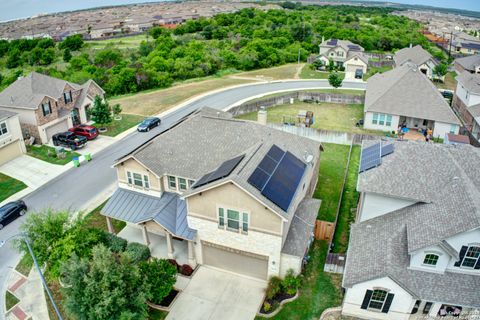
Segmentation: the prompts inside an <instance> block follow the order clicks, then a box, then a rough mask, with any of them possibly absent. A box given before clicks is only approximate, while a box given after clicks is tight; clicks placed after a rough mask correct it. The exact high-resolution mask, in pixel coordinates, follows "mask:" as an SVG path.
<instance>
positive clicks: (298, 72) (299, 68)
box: [293, 63, 305, 79]
mask: <svg viewBox="0 0 480 320" xmlns="http://www.w3.org/2000/svg"><path fill="white" fill-rule="evenodd" d="M303 67H305V63H300V64H299V65H298V67H297V71H295V75H294V76H293V78H294V79H300V73H301V72H302V69H303Z"/></svg>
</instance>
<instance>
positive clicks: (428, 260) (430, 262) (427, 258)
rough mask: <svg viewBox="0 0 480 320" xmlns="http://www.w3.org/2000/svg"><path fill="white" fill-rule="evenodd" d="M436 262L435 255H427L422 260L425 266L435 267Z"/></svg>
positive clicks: (436, 257)
mask: <svg viewBox="0 0 480 320" xmlns="http://www.w3.org/2000/svg"><path fill="white" fill-rule="evenodd" d="M437 262H438V255H436V254H427V255H425V258H424V259H423V264H426V265H429V266H436V265H437Z"/></svg>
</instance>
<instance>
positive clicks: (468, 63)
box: [455, 54, 480, 71]
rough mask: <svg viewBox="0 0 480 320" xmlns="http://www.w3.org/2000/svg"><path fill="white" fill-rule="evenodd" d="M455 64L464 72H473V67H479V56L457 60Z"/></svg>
mask: <svg viewBox="0 0 480 320" xmlns="http://www.w3.org/2000/svg"><path fill="white" fill-rule="evenodd" d="M455 63H458V64H459V65H461V66H462V67H463V68H464V69H465V70H470V71H475V67H477V66H478V65H480V54H475V55H472V56H467V57H463V58H457V59H455Z"/></svg>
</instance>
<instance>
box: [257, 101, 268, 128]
mask: <svg viewBox="0 0 480 320" xmlns="http://www.w3.org/2000/svg"><path fill="white" fill-rule="evenodd" d="M257 122H258V123H260V124H263V125H264V126H266V125H267V110H266V109H265V107H264V106H262V107H260V110H258V114H257Z"/></svg>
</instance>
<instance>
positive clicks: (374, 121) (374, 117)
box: [372, 113, 378, 124]
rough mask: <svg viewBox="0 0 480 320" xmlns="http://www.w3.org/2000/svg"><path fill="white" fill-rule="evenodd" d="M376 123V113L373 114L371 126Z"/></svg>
mask: <svg viewBox="0 0 480 320" xmlns="http://www.w3.org/2000/svg"><path fill="white" fill-rule="evenodd" d="M377 123H378V113H374V114H373V119H372V124H377Z"/></svg>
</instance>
